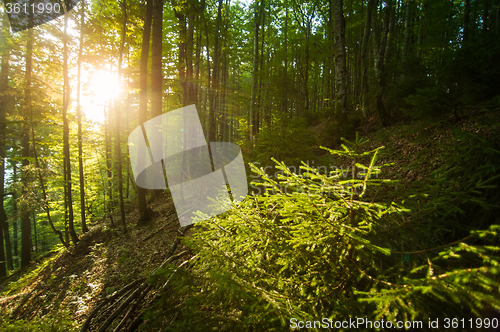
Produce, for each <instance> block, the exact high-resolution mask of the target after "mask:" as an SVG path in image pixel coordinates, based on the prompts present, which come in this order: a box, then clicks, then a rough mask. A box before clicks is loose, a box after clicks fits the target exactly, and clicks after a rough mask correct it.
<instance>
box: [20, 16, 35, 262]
mask: <svg viewBox="0 0 500 332" xmlns="http://www.w3.org/2000/svg"><path fill="white" fill-rule="evenodd" d="M29 19H30V20H32V19H33V16H32V15H30V17H29ZM32 61H33V29H28V31H27V38H26V73H25V82H26V88H25V91H24V105H23V106H24V107H23V108H24V109H23V124H22V126H23V134H22V135H23V136H22V147H23V152H22V157H23V159H22V164H21V165H22V175H21V182H22V187H23V189H22V196H23V198H25V197H26V196H27V191H28V187H29V184H30V180H31V179H30V176H29V172H28V167H29V165H30V161H29V157H30V125H31V116H32V110H31V75H32V65H33V64H32ZM30 240H31V222H30V207H29V204H28V203H27V202H23V204H22V207H21V268H22V267H25V266H28V265H29V263H30V261H31V241H30Z"/></svg>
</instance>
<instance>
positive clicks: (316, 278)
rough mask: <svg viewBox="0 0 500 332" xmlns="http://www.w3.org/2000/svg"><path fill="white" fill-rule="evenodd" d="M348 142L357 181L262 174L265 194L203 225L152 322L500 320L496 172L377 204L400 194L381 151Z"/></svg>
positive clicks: (464, 176)
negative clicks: (491, 313)
mask: <svg viewBox="0 0 500 332" xmlns="http://www.w3.org/2000/svg"><path fill="white" fill-rule="evenodd" d="M344 141H345V145H342V147H343V150H340V151H339V150H329V149H326V150H328V151H329V152H330V153H331V154H332V155H333V156H339V157H342V158H348V159H350V160H352V162H353V165H355V167H353V168H351V172H349V173H348V174H346V173H345V172H343V171H342V170H335V171H332V172H330V173H329V174H322V173H320V172H319V171H318V170H317V169H314V168H312V167H310V166H308V165H307V164H305V163H303V166H302V170H303V171H304V172H303V173H302V175H298V174H295V173H292V172H291V171H290V170H289V169H288V168H287V166H286V165H285V164H284V163H281V162H277V161H276V160H275V163H276V168H277V169H279V170H280V171H281V173H282V174H280V175H278V176H277V177H276V178H271V177H269V176H268V175H267V174H266V173H265V172H264V169H262V168H261V169H259V168H257V167H255V166H253V167H252V170H253V171H254V172H255V173H257V174H259V175H260V177H261V179H262V182H259V183H255V185H259V186H263V187H264V189H265V191H264V193H263V194H262V195H254V196H251V197H247V199H246V200H245V201H244V202H243V203H242V204H240V205H239V206H238V207H236V208H234V209H233V210H232V211H230V212H227V213H225V214H222V215H219V216H218V217H216V218H212V219H211V220H209V221H206V222H200V223H197V224H196V227H195V232H194V235H193V236H192V237H191V238H189V239H186V241H185V242H186V244H187V245H188V246H189V247H191V248H192V250H193V252H194V253H195V256H194V257H193V258H191V259H190V261H189V263H187V264H185V266H188V268H187V269H186V268H180V269H177V270H175V271H176V272H175V273H173V272H174V270H173V269H174V267H172V268H171V270H170V271H166V273H165V277H167V276H168V278H169V279H170V282H171V285H175V286H173V287H174V289H173V290H169V291H168V292H167V293H165V294H164V296H163V297H162V301H160V302H158V303H157V305H156V306H155V307H153V308H152V309H151V310H150V312H149V315H148V316H147V317H148V321H149V323H150V324H152V325H153V326H154V325H155V324H160V322H161V324H162V326H163V329H164V330H171V331H185V330H188V329H190V330H195V331H200V330H206V328H207V326H208V327H211V328H213V329H215V330H218V331H257V330H259V331H273V330H283V329H284V328H285V329H286V328H288V327H289V326H290V319H292V318H296V319H298V320H318V319H322V318H328V319H331V320H333V321H336V320H341V321H342V320H345V319H346V318H347V317H365V318H367V319H371V320H380V319H385V320H391V321H395V320H402V321H404V320H416V319H420V320H425V321H427V319H429V318H432V319H436V318H443V317H483V316H485V315H487V310H491V309H495V310H499V309H500V300H499V298H500V297H499V296H498V289H499V287H500V282H499V278H498V274H499V272H500V271H499V270H498V262H499V257H498V252H499V251H500V247H499V246H498V240H499V237H500V234H499V232H500V226H499V225H498V223H496V222H495V220H492V219H488V216H491V211H493V210H495V205H494V204H492V203H491V202H492V201H491V199H495V194H491V192H492V190H493V191H494V192H496V191H495V188H496V187H497V185H498V179H499V175H498V174H499V172H498V170H499V169H498V167H497V166H496V165H498V164H485V166H484V167H480V168H477V169H475V171H476V173H474V174H470V171H469V170H468V168H467V167H464V168H460V169H459V170H457V168H450V169H448V170H446V171H445V170H444V169H438V170H436V171H435V172H434V173H433V176H431V177H430V178H429V179H428V181H426V182H425V183H424V184H423V185H422V187H420V188H419V189H412V190H415V191H414V192H408V193H406V195H405V200H404V202H403V201H401V202H393V201H390V200H382V201H376V202H375V201H373V195H370V193H371V192H372V191H373V188H374V187H376V186H380V185H384V188H388V187H387V186H390V185H392V184H393V181H391V180H388V179H384V178H381V177H379V176H378V175H379V174H381V173H380V172H381V168H382V167H379V166H376V161H377V155H378V154H379V151H380V149H381V148H376V149H374V150H371V151H363V146H364V145H365V144H366V141H364V140H363V139H359V138H356V141H354V142H349V141H347V140H344ZM476 143H477V144H479V142H476ZM483 143H484V142H483ZM469 147H470V148H471V149H474V144H472V145H469ZM488 151H489V152H487V153H491V154H492V155H496V154H497V153H498V152H497V151H496V150H495V149H494V148H491V151H490V150H488ZM459 152H460V153H459V154H451V155H449V156H447V158H452V159H453V158H459V157H457V156H458V155H464V154H463V152H464V151H459ZM465 156H467V154H465ZM365 160H366V162H365ZM457 160H458V159H457ZM477 160H478V162H480V163H481V162H483V161H484V160H483V159H477ZM457 172H459V173H457ZM460 172H462V173H460ZM464 172H465V173H464ZM457 176H458V177H461V178H456V177H457ZM485 211H486V212H485ZM488 211H489V212H488ZM464 216H465V218H467V219H468V223H467V220H465V219H464ZM181 299H182V300H181ZM165 321H167V322H168V323H169V324H167V325H165Z"/></svg>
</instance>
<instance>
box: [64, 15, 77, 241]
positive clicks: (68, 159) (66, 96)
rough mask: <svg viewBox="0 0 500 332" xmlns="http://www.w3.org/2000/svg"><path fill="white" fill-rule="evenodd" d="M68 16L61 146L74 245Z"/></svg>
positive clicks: (65, 23)
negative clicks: (69, 120) (69, 114)
mask: <svg viewBox="0 0 500 332" xmlns="http://www.w3.org/2000/svg"><path fill="white" fill-rule="evenodd" d="M67 29H68V14H67V13H66V14H64V35H63V39H64V51H63V52H64V54H63V57H64V59H63V77H64V89H63V114H62V116H63V145H64V147H63V148H64V163H65V165H66V169H65V171H66V177H65V184H66V201H67V203H68V227H69V234H70V236H71V241H72V242H73V244H74V245H76V244H77V243H78V236H77V235H76V232H75V225H74V213H73V194H72V192H71V155H70V151H69V122H68V107H69V98H70V87H69V76H68V34H67Z"/></svg>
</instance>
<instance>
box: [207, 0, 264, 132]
mask: <svg viewBox="0 0 500 332" xmlns="http://www.w3.org/2000/svg"><path fill="white" fill-rule="evenodd" d="M263 1H264V0H260V4H261V5H262V2H263ZM259 8H260V7H259V0H255V2H254V13H253V19H254V22H253V63H252V91H251V96H250V117H249V128H250V139H251V140H253V139H254V138H255V135H257V127H256V126H257V124H256V119H257V117H258V115H257V114H258V112H259V105H258V98H257V89H258V82H259V81H258V80H259V76H258V75H259V28H260V20H259ZM214 66H216V64H214Z"/></svg>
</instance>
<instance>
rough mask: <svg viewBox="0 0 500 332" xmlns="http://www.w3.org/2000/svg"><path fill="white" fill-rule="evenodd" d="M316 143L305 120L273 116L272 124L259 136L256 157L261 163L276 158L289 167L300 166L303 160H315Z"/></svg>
mask: <svg viewBox="0 0 500 332" xmlns="http://www.w3.org/2000/svg"><path fill="white" fill-rule="evenodd" d="M315 143H316V138H315V136H314V134H313V132H312V131H311V130H310V129H309V128H307V126H306V121H305V120H304V119H302V118H293V119H292V118H288V117H287V116H286V115H280V116H273V119H272V121H271V124H270V125H268V126H265V127H263V128H262V129H261V130H260V132H259V134H258V137H257V142H256V145H255V148H254V157H255V160H257V161H258V162H261V163H268V161H269V160H270V159H271V158H274V159H277V160H280V161H283V162H285V163H287V164H288V165H300V161H301V160H308V159H314V157H315V153H314V152H315V151H314V149H313V147H314V146H316V144H315Z"/></svg>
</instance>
